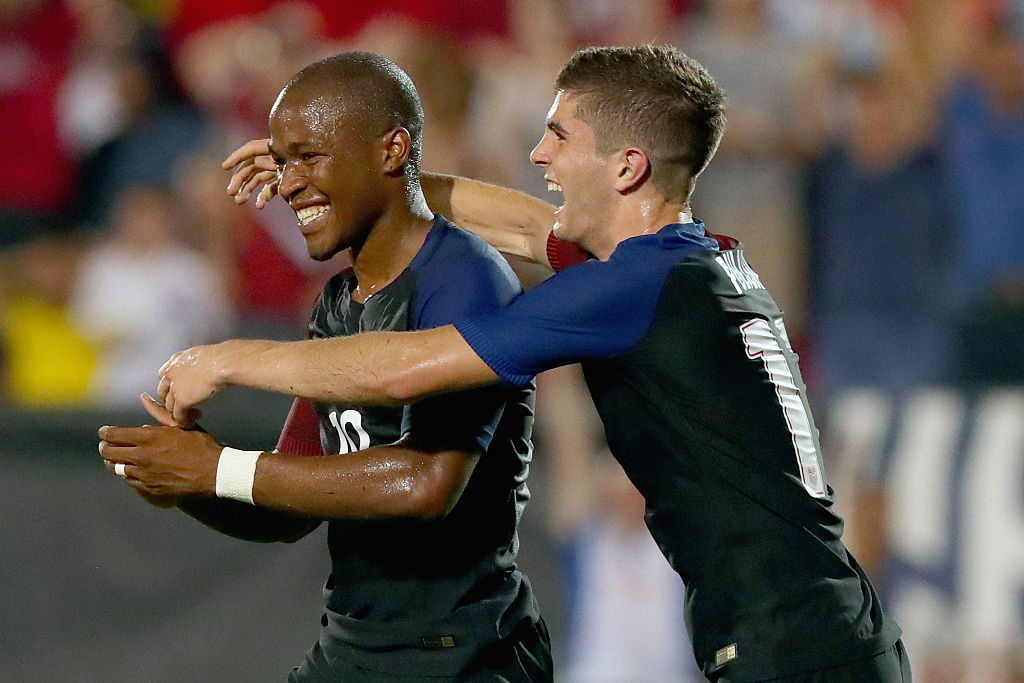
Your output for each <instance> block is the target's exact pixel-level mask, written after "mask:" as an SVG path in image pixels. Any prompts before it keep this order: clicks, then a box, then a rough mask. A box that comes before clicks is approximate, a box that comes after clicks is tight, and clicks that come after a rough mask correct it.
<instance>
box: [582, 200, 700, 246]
mask: <svg viewBox="0 0 1024 683" xmlns="http://www.w3.org/2000/svg"><path fill="white" fill-rule="evenodd" d="M692 222H693V214H692V213H691V211H690V204H689V202H675V201H670V200H668V199H666V198H665V197H663V196H661V195H660V194H657V193H652V194H648V195H646V196H640V195H639V193H637V195H636V196H634V195H626V196H623V197H621V198H620V200H619V202H618V204H617V206H616V207H615V209H614V210H613V211H612V214H611V220H610V221H609V223H608V230H607V231H606V232H605V233H604V234H603V237H605V238H606V239H604V240H603V241H602V243H601V244H598V245H593V246H591V245H583V246H584V247H585V248H586V249H587V251H589V252H590V253H592V254H594V256H596V257H598V258H599V259H601V260H602V261H604V260H607V259H608V257H610V256H611V255H612V252H614V251H615V249H616V247H618V246H619V244H621V243H622V242H624V241H625V240H628V239H629V238H630V237H639V236H640V235H653V234H654V233H656V232H658V231H659V230H661V229H662V228H663V227H665V226H666V225H669V224H670V223H692Z"/></svg>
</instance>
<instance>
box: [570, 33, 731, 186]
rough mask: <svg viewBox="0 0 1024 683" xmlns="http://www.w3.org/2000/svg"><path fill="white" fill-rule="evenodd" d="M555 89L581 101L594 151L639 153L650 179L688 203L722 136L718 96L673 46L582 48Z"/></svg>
mask: <svg viewBox="0 0 1024 683" xmlns="http://www.w3.org/2000/svg"><path fill="white" fill-rule="evenodd" d="M555 88H556V90H565V91H570V92H572V93H573V94H577V95H580V96H582V97H581V102H580V106H579V108H578V110H577V115H578V116H579V117H580V118H581V119H583V120H584V121H586V122H587V124H588V125H589V126H590V127H591V128H593V130H594V136H595V139H596V144H597V148H598V152H599V153H601V154H609V153H611V152H613V151H615V150H618V149H622V148H624V147H627V146H630V145H636V146H638V147H640V148H641V149H643V150H644V152H646V153H647V156H648V157H649V158H650V160H651V180H652V181H653V182H654V184H655V186H656V187H657V188H658V189H659V190H660V191H661V193H662V194H664V195H665V196H666V197H668V198H670V199H679V200H684V201H685V200H686V199H687V198H688V193H689V191H690V190H691V189H692V180H693V179H694V178H696V176H697V175H699V174H700V172H701V171H703V170H704V168H705V167H706V166H707V164H708V162H709V161H710V160H711V157H712V156H714V154H715V150H717V149H718V143H719V141H720V140H721V139H722V134H723V133H724V132H725V112H724V105H725V95H724V93H723V92H722V90H721V89H720V88H719V87H718V84H717V83H716V82H715V79H714V77H713V76H712V75H711V74H710V73H708V71H707V69H705V68H704V67H703V66H702V65H701V64H700V63H699V62H697V61H696V60H695V59H692V58H690V57H688V56H686V55H685V54H683V53H682V52H681V51H679V50H678V49H677V48H675V47H673V46H671V45H640V46H636V47H589V48H585V49H583V50H580V51H579V52H577V53H576V54H574V55H573V56H572V58H571V59H570V60H569V63H568V64H566V65H565V67H564V68H563V69H562V72H561V73H560V74H559V75H558V79H557V80H556V81H555Z"/></svg>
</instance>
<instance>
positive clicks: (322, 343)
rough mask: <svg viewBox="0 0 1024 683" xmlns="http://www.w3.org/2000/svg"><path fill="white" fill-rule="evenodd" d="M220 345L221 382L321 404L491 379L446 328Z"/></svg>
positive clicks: (418, 394) (391, 399) (396, 398)
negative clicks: (221, 351)
mask: <svg viewBox="0 0 1024 683" xmlns="http://www.w3.org/2000/svg"><path fill="white" fill-rule="evenodd" d="M223 346H224V347H225V352H224V353H222V354H221V355H222V356H223V357H224V360H223V361H222V362H220V363H218V364H217V365H218V367H217V369H216V372H217V373H218V375H219V381H220V382H221V383H223V384H228V385H239V386H247V387H251V388H254V389H260V390H263V391H270V392H275V393H282V394H287V395H290V396H298V397H302V398H308V399H311V400H315V401H321V402H331V403H350V404H356V405H405V404H408V403H413V402H415V401H419V400H422V399H424V398H427V397H429V396H433V395H436V394H441V393H448V392H451V391H457V390H462V389H470V388H474V387H478V386H482V385H485V384H490V383H493V382H495V381H497V379H498V378H497V376H496V375H495V374H494V373H493V371H491V369H490V368H489V367H488V366H487V365H486V364H485V363H484V362H483V361H482V360H480V358H479V357H478V356H476V354H475V353H474V352H473V350H472V349H471V348H470V347H469V345H468V344H466V342H465V341H464V340H463V339H462V337H461V335H459V333H458V331H457V330H456V329H455V328H454V327H451V326H446V327H443V328H437V329H433V330H423V331H418V332H369V333H364V334H359V335H353V336H350V337H334V338H328V339H314V340H307V341H301V342H265V341H249V340H232V341H230V342H226V343H225V345H223Z"/></svg>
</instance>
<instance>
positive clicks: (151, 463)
mask: <svg viewBox="0 0 1024 683" xmlns="http://www.w3.org/2000/svg"><path fill="white" fill-rule="evenodd" d="M99 437H100V446H99V450H100V455H102V456H103V461H104V464H105V465H106V467H107V469H109V470H111V471H112V472H115V473H118V476H121V477H122V478H123V479H124V482H125V484H127V485H128V486H131V487H132V488H133V489H135V490H136V491H138V492H139V494H141V495H142V496H143V497H144V498H145V499H146V500H148V501H150V502H153V503H154V504H157V505H160V506H161V507H167V506H168V504H169V503H170V502H171V501H173V503H174V504H177V503H178V500H179V499H180V498H181V497H184V496H213V495H216V488H217V461H218V459H219V458H220V452H221V446H220V444H218V443H217V442H216V441H214V440H213V437H211V436H210V435H209V434H207V433H206V432H203V431H198V430H184V429H179V428H178V427H165V426H159V427H154V426H145V427H110V426H104V427H100V430H99ZM121 468H123V473H124V474H123V475H121V474H119V470H121Z"/></svg>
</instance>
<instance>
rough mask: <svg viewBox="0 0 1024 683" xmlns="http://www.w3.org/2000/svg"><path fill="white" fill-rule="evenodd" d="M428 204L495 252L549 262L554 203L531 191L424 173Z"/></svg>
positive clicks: (543, 263)
mask: <svg viewBox="0 0 1024 683" xmlns="http://www.w3.org/2000/svg"><path fill="white" fill-rule="evenodd" d="M422 185H423V191H424V194H425V195H426V198H427V203H428V204H429V205H430V206H431V208H433V209H434V210H435V211H437V212H439V213H442V214H444V215H445V216H447V217H448V218H449V219H450V220H452V221H454V222H455V224H456V225H458V226H459V227H461V228H464V229H466V230H469V231H471V232H474V233H476V234H477V235H479V236H480V237H482V238H483V239H484V240H485V241H487V242H488V243H490V244H491V245H492V246H493V247H495V248H496V249H497V250H498V251H500V252H501V253H503V254H506V255H508V256H514V257H518V258H522V259H525V260H527V261H529V262H531V263H537V264H541V265H544V266H548V265H549V264H548V256H547V240H548V235H549V234H550V233H551V226H552V225H554V222H555V218H554V212H555V207H554V206H553V205H551V204H549V203H547V202H545V201H543V200H541V199H538V198H536V197H533V196H531V195H528V194H525V193H523V192H519V191H517V190H512V189H509V188H507V187H500V186H498V185H491V184H489V183H484V182H481V181H478V180H471V179H469V178H458V177H454V176H442V175H435V174H429V173H425V174H423V177H422Z"/></svg>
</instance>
